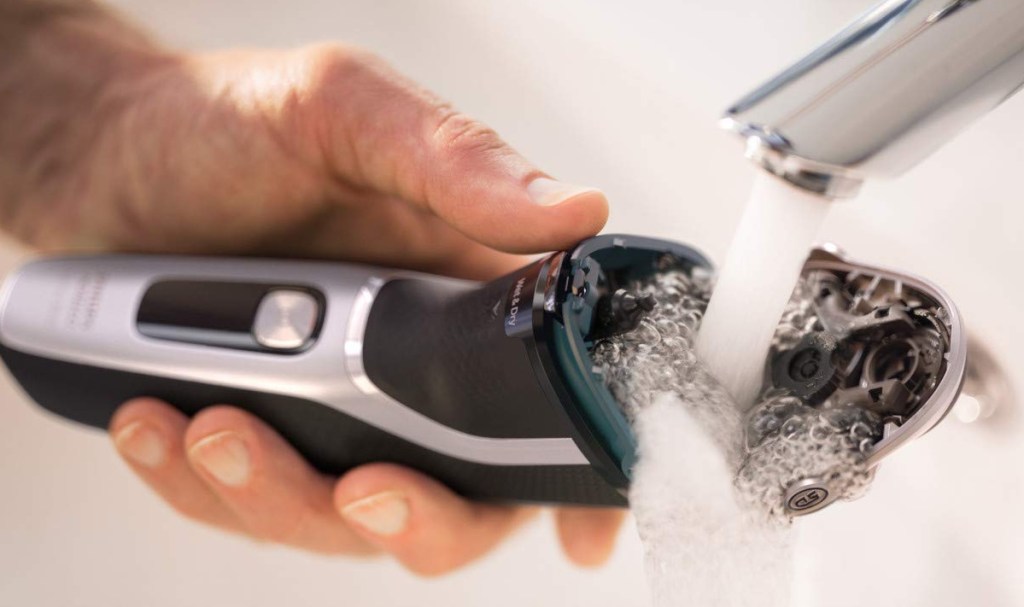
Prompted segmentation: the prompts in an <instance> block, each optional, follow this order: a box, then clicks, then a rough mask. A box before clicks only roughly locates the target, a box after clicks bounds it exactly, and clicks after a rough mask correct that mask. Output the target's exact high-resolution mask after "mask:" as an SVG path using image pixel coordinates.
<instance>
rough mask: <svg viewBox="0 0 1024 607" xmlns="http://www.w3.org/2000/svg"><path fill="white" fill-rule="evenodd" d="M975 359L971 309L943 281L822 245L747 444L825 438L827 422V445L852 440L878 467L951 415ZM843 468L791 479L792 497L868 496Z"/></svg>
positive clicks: (781, 339)
mask: <svg viewBox="0 0 1024 607" xmlns="http://www.w3.org/2000/svg"><path fill="white" fill-rule="evenodd" d="M966 362H967V345H966V342H965V335H964V329H963V323H962V320H961V318H960V316H959V313H958V312H957V309H956V307H955V306H954V304H953V302H952V301H951V300H950V299H949V298H948V296H947V295H946V294H945V293H944V292H943V291H942V290H941V289H939V288H938V287H936V286H935V285H933V284H931V283H929V282H927V281H924V280H922V279H919V278H915V277H912V276H908V275H906V274H903V273H899V272H894V271H892V270H887V269H884V268H877V267H872V266H868V265H863V264H858V263H854V262H851V261H850V260H848V259H846V258H844V257H842V256H841V255H840V254H838V252H837V251H836V250H835V249H834V248H829V249H818V250H816V251H815V252H814V253H813V254H812V255H811V258H810V259H809V260H808V261H807V264H806V265H805V266H804V271H803V277H802V278H801V282H800V284H799V285H798V287H797V290H796V292H795V293H794V296H793V300H792V301H791V303H790V305H789V307H788V308H787V312H786V317H784V318H783V323H782V324H781V325H780V330H779V332H778V333H777V334H776V337H775V343H774V344H773V348H772V353H771V355H770V357H769V360H768V364H767V372H766V376H767V379H766V385H767V386H768V389H767V391H766V393H765V394H764V396H763V397H762V402H761V403H760V404H759V405H757V406H755V408H754V409H753V410H752V411H751V412H750V414H749V417H748V420H747V422H748V424H747V434H746V441H747V446H748V448H750V447H754V446H756V445H763V444H764V443H766V442H768V441H785V440H798V441H804V442H805V444H812V445H813V444H815V441H816V436H815V435H816V433H822V434H823V436H824V437H827V438H828V439H829V440H828V441H825V440H821V441H819V442H818V444H817V446H818V447H819V448H842V449H849V450H850V452H851V453H852V454H855V455H856V456H857V458H858V459H860V458H862V461H863V463H864V466H865V469H866V470H867V471H868V472H873V470H874V468H875V467H877V466H878V464H880V463H881V462H882V460H884V459H885V458H886V457H888V456H889V455H891V454H892V453H894V452H895V451H896V450H897V449H899V448H900V447H901V446H903V445H905V444H907V443H909V442H910V441H912V440H914V439H916V438H918V437H920V436H922V435H923V434H924V433H926V432H928V431H929V430H931V429H932V428H933V427H935V425H936V424H938V423H939V422H940V421H941V420H942V419H943V418H944V417H945V416H946V414H947V413H948V412H949V411H950V409H951V408H952V406H953V405H954V404H955V402H956V399H957V397H958V396H959V393H960V389H961V387H962V385H963V381H964V374H965V369H966ZM837 436H838V440H837ZM769 448H771V447H769ZM811 468H812V469H813V466H811ZM839 472H841V471H837V470H828V469H820V468H819V469H817V470H815V472H814V473H812V474H810V475H808V476H804V477H800V478H795V479H788V484H787V485H786V486H785V487H782V489H783V497H782V499H783V503H782V504H781V508H782V509H784V510H785V512H787V513H788V514H790V515H801V514H807V513H810V512H814V511H816V510H819V509H821V508H823V507H825V506H827V505H828V504H830V503H832V502H834V501H835V500H837V499H842V498H848V499H852V498H855V497H858V495H847V494H844V492H843V488H842V487H841V486H840V485H841V483H838V482H836V481H837V479H838V476H837V473H839ZM741 474H742V471H741Z"/></svg>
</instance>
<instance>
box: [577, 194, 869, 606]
mask: <svg viewBox="0 0 1024 607" xmlns="http://www.w3.org/2000/svg"><path fill="white" fill-rule="evenodd" d="M828 206H829V204H828V203H827V202H826V201H824V200H822V199H820V198H818V197H816V196H813V195H810V194H807V193H805V192H802V191H799V190H797V189H795V188H793V187H791V186H789V185H787V184H785V183H784V182H782V181H781V180H778V179H776V178H775V177H773V176H770V175H768V174H763V175H761V176H759V177H758V180H757V183H756V185H755V187H754V191H753V195H752V197H751V200H750V203H749V204H748V207H747V209H746V212H745V214H744V216H743V219H742V221H741V222H740V226H739V228H738V230H737V233H736V236H735V238H734V241H733V244H732V248H731V249H730V252H729V255H728V258H727V260H726V263H725V264H724V266H723V267H722V270H721V272H720V274H719V276H718V279H717V285H714V279H713V277H712V276H710V275H709V274H706V273H704V272H702V271H700V269H694V270H692V271H690V272H689V273H687V272H684V271H681V270H679V271H666V272H662V273H659V274H657V275H656V276H655V277H654V278H653V279H651V280H648V281H646V282H645V283H643V284H637V285H634V287H635V288H636V289H637V290H638V291H641V292H644V293H650V294H653V295H654V296H655V297H656V299H657V301H658V305H657V307H656V308H655V309H654V311H653V312H652V314H651V315H649V316H648V317H647V318H645V319H644V320H643V321H642V324H641V326H640V327H639V328H638V329H637V330H635V331H632V332H630V333H627V334H623V335H618V336H615V337H613V338H611V339H607V340H605V341H602V342H600V343H598V344H596V346H595V349H594V351H593V357H594V361H595V362H596V363H597V364H598V365H600V366H601V368H602V372H603V374H604V376H605V379H606V383H607V385H608V387H609V389H610V390H611V391H612V394H613V395H614V396H615V397H616V399H617V400H618V401H619V402H620V403H621V404H622V405H623V406H624V408H625V410H626V413H627V414H628V416H629V417H630V419H631V420H632V423H633V427H634V431H635V432H636V435H637V438H638V442H639V445H640V453H639V460H638V464H637V466H636V468H635V469H634V477H633V483H632V487H631V491H630V502H631V504H632V509H633V513H634V515H635V516H636V519H637V528H638V530H639V533H640V536H641V539H642V540H643V543H644V549H645V555H646V570H647V575H648V579H649V581H650V584H651V588H652V596H653V598H654V602H655V605H656V607H670V606H671V607H675V606H678V605H701V606H702V607H710V606H737V607H738V606H747V605H760V606H762V607H785V606H787V605H789V604H790V600H791V592H792V576H793V555H792V544H793V538H792V533H791V532H790V525H789V521H788V519H787V518H786V517H785V516H784V515H782V514H781V513H780V509H779V508H778V503H777V502H779V501H780V495H781V494H780V493H779V490H778V487H780V486H782V487H784V486H786V484H787V483H788V482H789V476H787V475H791V474H793V473H794V472H796V471H799V473H805V472H806V466H807V461H806V458H807V456H808V453H809V452H811V451H815V453H817V451H818V450H822V447H825V449H824V451H828V452H835V453H845V452H847V451H848V450H845V449H844V448H843V447H842V446H841V445H840V443H841V441H842V440H843V437H844V436H845V435H846V434H848V428H847V427H846V425H842V424H840V425H838V426H836V427H835V429H827V428H826V432H825V435H824V436H822V435H818V437H817V438H814V439H811V438H809V436H810V435H807V436H803V435H801V434H800V432H799V431H798V432H797V433H796V434H794V435H793V437H794V440H792V441H784V442H783V443H780V442H779V441H761V438H762V437H763V435H761V434H759V433H758V432H757V431H754V432H751V431H750V428H751V427H754V428H758V429H762V430H763V429H764V428H766V427H771V426H772V422H773V421H774V419H773V418H774V417H777V415H778V412H779V411H781V410H783V409H784V410H785V411H786V412H787V415H790V416H791V418H792V415H793V412H794V411H796V409H795V408H794V405H792V404H791V403H789V402H784V401H785V399H784V398H783V397H780V396H778V395H774V394H767V395H764V397H763V398H762V399H761V402H759V403H755V399H758V397H759V396H761V394H760V392H761V389H762V386H763V379H764V369H765V361H766V359H767V357H768V353H769V349H770V348H771V347H772V344H773V339H780V336H781V338H785V337H787V336H790V335H792V334H797V333H799V332H800V329H799V327H798V326H797V323H804V324H806V323H805V321H806V319H804V318H802V317H801V313H802V311H804V310H806V304H805V303H804V302H803V301H802V299H801V298H805V297H806V292H805V291H806V290H807V287H806V285H804V284H803V283H802V282H799V281H800V273H801V268H802V266H803V263H804V261H805V260H806V257H807V253H808V250H809V248H810V245H811V244H812V242H813V239H814V237H815V235H816V233H817V230H818V228H819V226H820V224H821V222H822V221H823V220H824V217H825V214H826V212H827V210H828ZM712 286H714V297H711V289H712ZM795 287H796V293H795V294H794V288H795ZM791 298H792V300H791ZM709 299H710V303H709ZM787 303H789V304H790V308H788V309H787ZM784 310H785V311H786V312H787V316H786V321H785V322H783V324H782V326H780V324H779V321H780V318H782V316H783V312H784ZM705 312H706V314H705ZM754 405H756V407H755V408H754V409H753V410H752V411H751V412H750V413H749V415H748V414H747V411H748V409H750V408H751V407H752V406H754ZM808 410H809V411H811V410H810V409H808ZM805 413H806V412H805ZM800 415H803V417H800V420H801V421H803V420H804V418H806V420H807V422H808V424H810V423H812V422H813V421H815V420H813V419H812V418H813V417H814V416H813V415H810V414H800ZM787 419H790V418H787ZM793 419H795V418H793ZM751 420H753V425H751V423H752V422H751ZM821 427H825V426H824V425H822V426H821ZM829 428H831V427H829ZM752 437H753V439H754V440H753V442H752V441H751V439H752ZM816 441H817V442H816ZM812 443H815V444H812ZM824 443H828V444H824ZM780 444H786V445H787V447H786V448H785V449H780V448H779V445H780ZM793 445H795V446H793ZM833 447H835V448H833ZM839 463H840V464H841V465H844V466H845V465H846V464H848V463H850V465H849V466H847V468H849V469H850V486H851V487H853V486H854V485H855V484H856V483H857V482H859V481H861V480H862V477H861V476H858V473H859V469H858V468H857V466H856V463H857V462H856V461H855V460H852V459H851V460H850V461H849V462H848V461H846V460H843V461H842V462H839ZM825 465H828V466H833V465H836V461H829V462H826V463H825ZM866 482H867V481H866V480H864V483H865V484H866Z"/></svg>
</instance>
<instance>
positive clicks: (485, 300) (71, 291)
mask: <svg viewBox="0 0 1024 607" xmlns="http://www.w3.org/2000/svg"><path fill="white" fill-rule="evenodd" d="M708 270H709V263H708V261H707V260H706V259H705V258H704V257H703V256H702V255H701V254H700V253H698V252H697V251H696V250H694V249H692V248H690V247H687V246H685V245H681V244H678V243H673V242H669V241H664V240H655V239H650V238H642V237H635V236H615V235H609V236H599V237H595V238H591V239H588V240H586V241H584V242H582V243H580V244H579V245H578V246H577V247H575V248H573V249H571V250H567V251H562V252H557V253H554V254H552V255H550V256H548V257H546V258H544V259H542V260H540V261H537V262H535V263H532V264H530V265H528V266H527V267H525V268H523V269H522V270H520V271H517V272H513V273H511V274H509V275H507V276H504V277H502V278H499V279H497V280H494V281H492V282H490V283H486V284H481V283H475V282H468V281H458V280H452V279H447V278H441V277H437V276H428V275H423V274H415V273H409V272H400V271H395V270H388V269H381V268H372V267H365V266H356V265H348V264H339V263H328V262H305V261H285V260H256V259H225V258H219V259H218V258H200V257H162V256H120V255H109V256H96V257H69V258H51V259H42V260H38V261H34V262H31V263H29V264H27V265H25V266H23V267H22V268H21V269H19V270H18V271H17V272H15V273H14V274H13V275H11V276H10V277H8V278H7V280H6V282H5V283H4V286H3V291H2V294H0V355H2V357H3V360H4V362H5V363H6V365H7V367H8V369H9V370H10V371H11V373H12V375H13V376H14V378H15V379H16V380H17V381H18V382H19V383H20V384H21V386H22V387H23V388H24V390H25V391H26V392H27V393H28V395H29V396H30V397H31V398H32V399H33V400H35V401H36V402H38V403H39V404H40V405H42V406H43V407H44V408H46V409H48V410H50V411H52V412H54V413H57V414H59V415H61V416H63V417H66V418H69V419H72V420H75V421H78V422H82V423H85V424H88V425H92V426H97V427H101V428H105V427H106V426H107V424H108V423H109V421H110V418H111V416H112V415H113V413H114V411H115V410H116V408H117V407H118V406H119V405H120V404H121V403H123V402H124V401H126V400H128V399H130V398H133V397H137V396H144V395H150V396H155V397H158V398H161V399H163V400H165V401H167V402H169V403H171V404H173V405H174V406H176V407H178V408H179V409H181V410H182V411H183V412H184V413H186V414H194V413H196V412H197V411H199V410H201V409H202V408H204V407H207V406H210V405H214V404H219V403H230V404H233V405H236V406H238V407H241V408H243V409H245V410H247V411H249V412H250V413H252V414H254V415H256V416H258V417H260V418H261V419H263V420H264V421H266V422H267V423H269V424H270V425H271V426H273V427H274V428H275V429H276V430H277V431H278V432H280V433H281V434H282V435H283V436H284V437H285V438H286V439H287V440H288V441H289V442H291V443H292V444H293V445H294V446H295V447H296V448H297V449H298V450H299V451H300V452H301V453H302V454H303V455H304V456H305V457H306V458H307V459H308V460H309V461H310V462H312V463H313V464H314V465H316V466H317V467H318V468H320V469H321V470H323V471H325V472H328V473H332V474H340V473H343V472H344V471H346V470H348V469H350V468H352V467H355V466H357V465H360V464H363V463H367V462H373V461H388V462H394V463H398V464H402V465H405V466H410V467H413V468H416V469H419V470H421V471H423V472H425V473H427V474H429V475H432V476H433V477H435V478H437V479H438V480H440V481H441V482H444V483H446V484H447V485H448V486H450V487H451V488H452V489H453V490H455V491H457V492H459V493H461V494H463V495H466V496H468V497H472V498H476V499H484V500H497V501H519V502H546V503H568V504H585V505H625V504H626V497H625V496H626V492H627V490H628V487H629V483H630V478H629V476H630V471H631V470H632V468H633V465H634V463H635V454H636V452H637V444H636V438H635V436H634V434H633V431H632V429H631V427H630V422H629V420H628V419H627V415H626V414H625V412H624V410H623V407H622V406H621V405H620V404H619V403H618V402H617V401H616V400H615V399H614V398H613V397H612V394H611V393H610V391H609V390H608V388H607V386H606V385H605V378H604V376H603V375H602V373H601V369H600V368H598V367H597V366H596V365H595V364H594V361H593V358H592V357H591V353H592V351H593V348H594V346H595V344H598V343H600V342H601V340H605V339H608V338H610V337H613V336H616V335H619V334H621V333H623V332H628V331H633V330H635V329H636V328H638V327H639V326H640V325H642V324H643V323H644V322H645V316H646V315H647V314H649V313H650V312H651V310H652V309H656V307H657V305H658V302H657V295H656V294H655V296H654V297H653V298H652V297H650V294H644V293H642V292H640V291H638V290H637V289H636V288H635V285H636V284H638V283H640V282H643V281H644V280H645V279H647V278H650V277H651V276H653V275H655V274H657V273H659V272H667V271H672V272H679V271H683V272H696V271H700V272H707V271H708ZM807 273H810V274H813V275H815V276H816V277H817V278H815V280H817V283H815V284H820V285H825V286H827V287H828V288H829V289H832V290H831V291H829V294H827V295H826V294H825V293H824V288H825V287H822V290H821V291H820V292H818V293H817V295H816V296H815V297H812V299H813V305H811V304H809V306H810V307H809V308H808V309H811V310H813V311H814V313H813V315H811V316H809V317H808V319H809V320H808V323H807V324H806V333H807V334H808V335H810V334H812V333H813V334H821V335H818V336H817V337H807V338H806V339H805V337H806V336H805V335H803V334H801V335H799V336H797V337H798V339H795V340H792V343H789V342H786V343H784V344H783V343H782V342H780V344H779V346H780V347H779V349H778V351H777V352H776V353H775V358H774V359H773V360H774V361H775V362H774V363H773V367H775V368H778V369H780V370H779V371H777V372H773V373H772V374H769V373H766V382H768V381H776V382H778V383H779V386H776V387H775V388H777V389H785V390H788V391H789V392H787V394H793V395H798V397H799V398H801V399H804V401H802V404H801V406H807V407H822V408H827V407H828V406H830V405H829V403H831V402H834V401H835V400H836V399H837V398H839V396H837V395H842V398H844V399H847V400H849V401H850V402H855V403H862V405H863V406H861V407H860V408H861V409H863V410H864V411H866V412H867V413H865V415H868V416H869V417H870V416H872V415H878V416H885V419H886V422H887V423H886V425H885V431H884V435H880V436H879V437H878V438H877V440H873V442H872V443H871V444H870V445H869V447H870V455H869V457H870V458H872V463H877V462H878V461H880V460H881V459H883V458H884V457H885V456H887V455H888V454H889V453H891V452H892V451H893V450H895V449H896V448H897V447H898V446H899V445H901V444H903V443H905V442H907V441H908V440H911V439H913V438H914V437H916V436H919V435H920V434H922V433H923V432H925V431H927V430H928V429H929V428H931V427H932V426H933V425H934V424H935V423H937V422H938V420H939V419H941V417H942V416H943V415H944V414H945V413H946V411H948V410H949V408H950V406H951V405H952V403H953V400H954V398H955V396H956V393H957V390H958V388H959V385H960V382H961V381H962V377H963V370H964V352H965V346H964V343H963V332H962V329H961V328H960V324H959V317H958V316H957V314H956V310H955V308H954V307H953V304H952V303H951V302H950V301H949V300H948V299H947V298H946V297H945V296H944V295H943V294H942V293H941V291H939V290H938V289H936V288H935V287H933V286H932V285H930V284H928V283H926V282H924V281H920V280H917V279H914V278H911V277H907V276H904V275H902V274H898V273H894V272H889V271H886V270H880V269H875V268H870V267H867V266H861V265H858V264H855V263H852V262H849V261H847V260H845V259H843V258H841V257H837V256H834V255H830V256H824V257H822V256H821V255H818V256H816V257H814V258H812V259H811V260H810V261H809V262H808V267H807V269H806V271H805V274H807ZM880 310H883V311H884V310H888V312H887V313H888V314H890V315H891V316H890V317H889V318H881V317H877V316H876V315H877V314H878V313H879V311H880ZM936 356H937V357H939V358H938V359H936V358H935V357H936ZM812 363H814V364H812ZM815 364H818V366H817V367H815ZM766 368H767V367H766ZM769 376H770V377H771V379H769ZM766 386H768V384H767V383H766ZM830 399H831V400H830ZM844 402H845V401H844ZM783 421H784V420H783ZM777 429H778V428H774V427H773V426H772V423H771V420H767V421H766V424H765V425H764V427H763V428H762V430H763V434H764V435H763V436H762V438H763V439H764V440H776V439H778V438H779V437H780V436H781V434H779V433H775V434H773V432H775V431H776V430H777ZM799 480H800V481H801V482H806V483H809V484H806V485H804V486H803V487H804V488H805V489H806V488H808V487H813V488H815V489H819V490H822V491H826V492H827V491H829V485H828V478H827V477H825V478H808V479H799ZM803 497H805V498H806V497H807V494H806V493H805V494H804V495H803ZM833 497H834V496H832V497H829V501H830V500H831V499H833ZM797 499H799V498H797ZM805 501H806V500H805ZM822 501H824V500H822ZM794 503H795V502H794ZM801 503H803V502H801ZM825 503H827V501H826V502H825ZM821 505H823V504H821ZM818 507H820V505H819V506H818ZM812 509H813V508H805V509H804V510H806V511H810V510H812Z"/></svg>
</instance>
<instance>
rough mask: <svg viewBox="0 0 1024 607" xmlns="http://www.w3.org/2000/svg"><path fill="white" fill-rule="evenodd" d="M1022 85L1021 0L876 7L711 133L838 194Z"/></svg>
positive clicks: (942, 0)
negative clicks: (736, 137) (733, 137)
mask: <svg viewBox="0 0 1024 607" xmlns="http://www.w3.org/2000/svg"><path fill="white" fill-rule="evenodd" d="M1022 86H1024V0H885V1H884V2H882V3H881V4H879V5H877V6H876V7H874V8H872V9H871V10H869V11H868V12H867V13H865V14H864V15H862V16H861V17H859V18H858V19H856V20H855V21H854V22H853V23H852V24H850V25H849V26H848V27H846V28H845V29H844V30H842V31H841V32H840V33H839V34H837V35H836V36H835V37H834V38H832V39H831V40H829V41H828V42H826V43H825V44H824V45H823V46H821V47H819V48H818V49H817V50H815V51H814V52H812V53H811V54H810V55H808V56H807V57H805V58H804V59H801V60H800V61H798V62H797V63H796V64H794V65H793V66H792V67H790V68H789V69H787V70H785V71H783V72H782V73H781V74H779V75H778V76H776V77H775V78H773V79H772V80H770V81H769V82H767V83H766V84H764V85H763V86H761V87H760V88H758V89H757V90H755V91H754V92H752V93H751V94H749V95H747V96H746V97H744V98H743V99H742V100H740V101H739V102H738V103H736V104H735V105H733V106H732V107H731V108H730V109H729V110H728V112H727V113H726V116H725V118H723V126H725V127H726V128H728V129H730V130H733V131H735V132H736V133H738V134H740V135H741V136H743V137H744V138H745V139H746V140H747V156H748V157H749V158H750V159H751V160H753V161H754V162H756V163H757V164H759V165H760V166H761V167H763V168H764V169H766V170H768V171H769V172H771V173H774V174H775V175H777V176H779V177H781V178H783V179H785V180H786V181H788V182H790V183H792V184H794V185H796V186H799V187H801V188H803V189H806V190H809V191H812V192H815V193H818V194H821V195H823V196H826V197H829V198H848V197H851V196H854V195H855V194H856V193H857V191H858V190H859V188H860V186H861V184H862V183H863V181H864V180H865V179H866V178H869V177H876V176H882V177H885V176H890V177H891V176H896V175H899V174H901V173H903V172H904V171H906V170H908V169H910V168H911V167H912V166H914V165H916V164H917V163H918V162H920V161H921V160H923V159H924V158H925V157H927V156H928V155H930V154H931V153H932V152H934V151H935V150H937V149H938V148H939V147H940V146H941V145H942V144H944V143H945V142H946V141H947V140H949V139H950V138H952V137H953V136H954V135H956V134H957V133H958V132H959V131H961V130H962V129H963V128H964V127H966V126H967V125H968V124H970V123H971V122H973V121H974V120H976V119H978V118H980V117H981V116H982V115H984V114H986V113H988V112H989V111H990V110H992V109H993V108H995V107H996V106H997V105H999V104H1000V103H1002V102H1003V101H1005V100H1006V99H1008V98H1009V97H1010V96H1012V95H1013V94H1014V93H1016V92H1017V91H1018V90H1020V88H1021V87H1022ZM1022 134H1024V133H1022Z"/></svg>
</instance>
